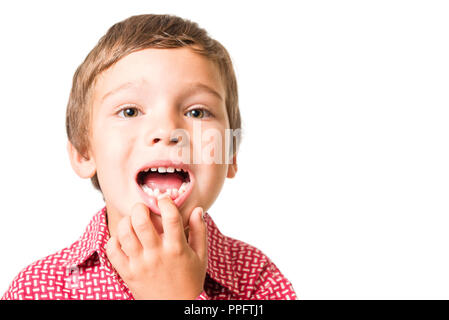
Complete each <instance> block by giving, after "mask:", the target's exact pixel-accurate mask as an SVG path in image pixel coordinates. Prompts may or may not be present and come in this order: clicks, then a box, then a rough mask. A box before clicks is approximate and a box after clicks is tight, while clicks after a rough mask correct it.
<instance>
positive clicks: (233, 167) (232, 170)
mask: <svg viewBox="0 0 449 320" xmlns="http://www.w3.org/2000/svg"><path fill="white" fill-rule="evenodd" d="M236 174H237V153H234V156H233V157H232V163H231V164H228V174H227V177H228V178H231V179H232V178H234V177H235V175H236Z"/></svg>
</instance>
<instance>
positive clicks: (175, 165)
mask: <svg viewBox="0 0 449 320" xmlns="http://www.w3.org/2000/svg"><path fill="white" fill-rule="evenodd" d="M158 167H165V168H168V167H172V168H175V169H177V168H178V169H182V170H184V171H187V172H188V174H189V176H191V175H192V172H191V171H190V166H189V165H188V164H186V163H183V162H179V161H177V162H174V161H172V160H154V161H150V162H148V163H146V164H144V165H143V166H142V167H140V169H138V170H137V172H136V174H135V176H134V180H136V181H137V177H138V175H139V173H140V172H141V171H144V170H146V169H148V168H158Z"/></svg>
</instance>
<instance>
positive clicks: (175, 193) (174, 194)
mask: <svg viewBox="0 0 449 320" xmlns="http://www.w3.org/2000/svg"><path fill="white" fill-rule="evenodd" d="M187 186H188V183H186V182H183V184H182V185H181V186H180V187H179V190H178V189H167V190H165V192H164V193H162V192H160V190H159V189H158V188H156V189H154V190H153V189H151V188H149V187H148V186H147V185H145V184H144V185H141V188H142V190H143V191H145V193H146V194H148V195H149V196H154V197H158V196H161V195H163V194H166V195H168V196H169V197H170V198H172V199H176V198H177V197H178V196H180V195H181V194H183V193H184V192H186V190H187Z"/></svg>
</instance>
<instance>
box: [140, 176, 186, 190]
mask: <svg viewBox="0 0 449 320" xmlns="http://www.w3.org/2000/svg"><path fill="white" fill-rule="evenodd" d="M144 183H145V184H146V185H147V186H148V187H150V188H151V189H153V190H155V189H159V191H160V192H162V193H164V192H165V190H167V189H178V190H179V187H181V185H182V183H183V178H182V177H181V176H180V175H179V174H177V173H158V172H149V173H148V174H147V175H146V177H145V180H144Z"/></svg>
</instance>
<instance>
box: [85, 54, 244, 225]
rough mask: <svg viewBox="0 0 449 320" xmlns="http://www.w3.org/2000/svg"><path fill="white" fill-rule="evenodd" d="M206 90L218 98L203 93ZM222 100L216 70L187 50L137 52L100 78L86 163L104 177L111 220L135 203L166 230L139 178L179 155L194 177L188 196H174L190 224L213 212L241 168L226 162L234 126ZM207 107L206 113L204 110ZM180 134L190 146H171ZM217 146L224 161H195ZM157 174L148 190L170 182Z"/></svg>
mask: <svg viewBox="0 0 449 320" xmlns="http://www.w3.org/2000/svg"><path fill="white" fill-rule="evenodd" d="M198 84H201V85H202V86H203V87H201V86H197V85H198ZM205 86H207V87H210V88H211V89H212V90H214V91H216V93H218V95H215V94H213V93H211V92H210V91H208V90H205V89H204V88H205ZM118 88H119V89H118ZM111 92H112V93H111ZM220 96H221V98H220ZM224 99H225V90H224V87H223V83H222V81H221V79H220V75H219V72H218V68H217V67H216V66H215V65H214V64H213V63H212V62H211V61H209V60H208V59H207V58H205V57H202V56H201V55H199V54H196V53H194V52H193V51H192V50H191V49H189V48H176V49H153V48H151V49H145V50H141V51H138V52H134V53H131V54H129V55H127V56H125V57H124V58H122V59H121V60H119V61H118V62H117V63H116V64H115V65H113V66H112V67H110V68H109V69H107V70H106V71H105V72H103V73H102V74H100V75H99V77H98V80H97V82H96V85H95V89H94V96H93V111H92V122H91V123H92V128H91V129H92V131H91V137H90V139H91V150H90V159H89V160H88V162H89V165H90V168H91V169H92V171H91V172H90V176H93V174H94V173H95V171H96V173H97V175H98V180H99V183H100V186H101V189H102V192H103V195H104V198H105V202H106V206H107V210H108V219H110V220H109V222H110V223H113V224H114V221H118V219H120V218H121V217H122V216H125V215H129V214H130V211H131V208H132V206H133V205H134V204H135V203H137V202H142V203H145V204H146V205H147V206H148V207H149V208H150V211H151V212H152V220H153V222H154V224H155V226H156V228H157V229H158V230H159V232H161V230H162V229H161V221H160V215H159V210H158V207H157V205H156V201H155V198H154V197H151V196H149V195H148V194H146V193H145V192H143V190H142V188H141V186H140V185H139V183H138V180H139V179H137V177H138V173H139V172H140V171H141V170H142V169H143V168H145V167H148V166H151V167H158V165H154V164H151V163H152V162H153V161H159V160H174V157H175V156H177V155H178V156H180V155H182V156H183V157H184V158H182V159H181V158H176V159H178V160H182V161H183V162H184V163H186V164H187V167H186V168H187V169H188V170H189V172H190V175H191V176H190V177H189V179H190V183H189V186H188V190H187V191H185V195H184V197H181V196H178V197H179V199H177V200H176V199H175V203H176V204H177V206H178V209H179V211H180V213H181V215H182V218H183V222H184V225H187V224H188V219H189V216H190V214H191V212H192V210H193V209H194V208H195V207H197V206H201V207H203V209H204V210H205V211H206V210H208V208H209V207H210V206H211V205H212V203H213V202H214V201H215V199H216V198H217V196H218V194H219V192H220V190H221V188H222V186H223V183H224V180H225V178H226V177H230V178H232V177H233V176H234V175H235V173H236V170H237V165H236V163H235V162H234V164H226V163H225V158H224V157H225V154H226V151H227V150H225V129H229V120H228V116H227V112H226V107H225V100H224ZM123 108H125V109H124V110H123ZM204 108H207V110H208V112H207V111H203V112H202V111H201V110H198V109H204ZM120 110H122V111H120ZM192 110H193V111H192ZM194 127H195V130H196V131H195V132H196V134H195V135H194ZM198 128H200V129H201V132H202V133H203V136H204V133H205V132H211V130H209V129H215V130H216V131H214V132H215V133H219V135H213V137H212V138H211V136H210V135H209V136H207V137H201V135H198ZM175 129H183V130H185V131H184V132H186V133H188V136H189V137H190V141H187V140H184V139H185V137H179V139H180V140H183V141H184V142H183V141H181V142H180V143H176V142H173V141H170V140H171V139H170V138H171V135H172V133H173V131H174V130H175ZM211 139H212V140H211ZM200 140H203V141H202V142H200ZM186 141H187V142H188V143H187V144H186V143H185V142H186ZM183 143H184V144H183ZM179 145H183V146H182V147H181V148H180V147H179ZM212 149H214V151H213V154H215V152H219V154H220V152H221V154H222V155H223V157H222V158H221V160H220V161H217V162H218V164H217V163H215V161H212V163H211V162H210V161H209V162H207V163H205V161H204V158H202V157H200V158H201V160H200V161H199V162H200V163H197V162H198V158H197V160H196V161H197V162H196V164H193V155H194V153H195V152H197V155H198V154H201V155H203V154H204V153H207V154H210V152H211V150H212ZM189 154H190V157H189ZM186 155H187V158H186ZM213 159H216V158H213ZM234 161H235V158H234ZM231 162H232V159H231ZM228 163H229V161H228ZM169 166H170V165H165V166H164V167H169ZM149 172H150V173H151V170H150V171H149ZM175 174H176V171H175V173H174V174H171V176H172V178H173V177H176V176H175ZM153 175H154V177H153V178H154V179H149V180H146V181H147V183H148V184H149V185H152V186H153V187H155V186H157V185H158V183H160V184H162V185H164V183H165V182H164V181H163V179H162V180H160V179H161V177H162V176H161V175H158V176H157V177H156V173H153V174H152V176H153ZM167 176H168V175H167ZM162 178H163V177H162ZM147 179H148V178H147ZM158 179H159V180H158ZM177 179H179V176H178V177H177V178H176V179H174V180H173V179H171V180H170V179H169V180H167V181H168V182H167V183H166V185H167V186H170V184H175V185H177V183H181V182H182V181H178V180H177ZM144 180H145V179H144ZM139 181H140V180H139ZM158 181H159V182H158ZM140 182H141V181H140ZM186 195H187V197H186ZM181 198H182V201H179V200H180V199H181Z"/></svg>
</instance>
